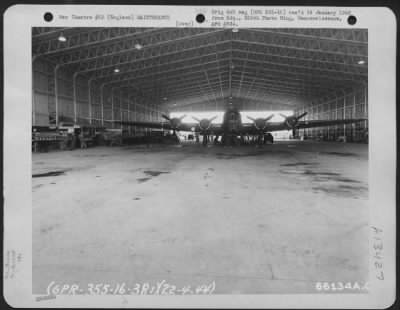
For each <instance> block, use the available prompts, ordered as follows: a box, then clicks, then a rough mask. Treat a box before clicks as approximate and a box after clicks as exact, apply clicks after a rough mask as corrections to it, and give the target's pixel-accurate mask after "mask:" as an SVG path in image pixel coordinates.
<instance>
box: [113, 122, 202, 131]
mask: <svg viewBox="0 0 400 310" xmlns="http://www.w3.org/2000/svg"><path fill="white" fill-rule="evenodd" d="M113 123H114V124H121V125H126V126H135V127H146V128H155V129H163V130H173V129H172V127H171V125H170V123H169V122H140V121H135V122H128V121H113ZM193 128H194V130H193ZM176 131H194V132H200V127H199V124H197V123H181V124H180V125H179V127H178V128H177V129H176Z"/></svg>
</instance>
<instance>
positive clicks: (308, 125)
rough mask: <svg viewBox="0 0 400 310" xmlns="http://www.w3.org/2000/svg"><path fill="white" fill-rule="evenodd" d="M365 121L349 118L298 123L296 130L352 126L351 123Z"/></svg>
mask: <svg viewBox="0 0 400 310" xmlns="http://www.w3.org/2000/svg"><path fill="white" fill-rule="evenodd" d="M365 120H366V119H364V118H360V119H356V118H349V119H338V120H331V121H329V120H325V121H318V120H314V121H300V122H299V123H298V125H297V126H296V129H302V128H312V127H324V126H335V125H344V124H352V123H357V122H361V121H365Z"/></svg>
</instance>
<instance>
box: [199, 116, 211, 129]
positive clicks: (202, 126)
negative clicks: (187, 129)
mask: <svg viewBox="0 0 400 310" xmlns="http://www.w3.org/2000/svg"><path fill="white" fill-rule="evenodd" d="M199 127H200V129H201V130H208V129H209V128H210V127H211V121H210V120H209V119H206V118H203V119H202V120H200V122H199Z"/></svg>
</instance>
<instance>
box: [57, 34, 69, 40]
mask: <svg viewBox="0 0 400 310" xmlns="http://www.w3.org/2000/svg"><path fill="white" fill-rule="evenodd" d="M58 41H61V42H66V41H67V38H66V37H64V35H63V34H62V33H61V34H60V36H59V37H58Z"/></svg>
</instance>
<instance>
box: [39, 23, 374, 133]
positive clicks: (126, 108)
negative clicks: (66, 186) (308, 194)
mask: <svg viewBox="0 0 400 310" xmlns="http://www.w3.org/2000/svg"><path fill="white" fill-rule="evenodd" d="M32 46H33V50H32V53H33V81H34V83H33V107H32V108H33V109H32V110H33V113H32V122H33V125H34V126H49V125H57V124H58V123H59V122H61V121H68V122H74V123H76V124H81V125H93V126H104V127H106V128H120V127H122V129H124V130H126V131H128V132H129V134H131V135H134V136H137V135H139V136H140V135H146V134H149V132H150V131H151V129H149V128H137V127H132V126H121V125H117V124H113V123H112V122H111V121H112V120H124V121H143V120H146V121H163V119H162V117H161V114H162V113H164V114H168V113H169V112H173V111H220V110H224V109H225V108H226V107H227V106H229V105H230V104H231V105H233V106H237V107H238V108H239V109H240V110H242V111H244V110H252V111H273V110H282V109H283V110H293V111H294V112H295V113H302V112H304V111H307V112H308V115H307V116H306V117H305V120H308V119H310V120H311V119H313V120H315V119H316V120H318V119H327V120H333V119H348V118H367V116H368V96H367V81H368V66H367V64H368V61H367V58H368V45H367V31H366V30H363V29H320V28H318V29H287V28H285V29H215V28H212V29H208V28H50V27H49V28H33V29H32ZM321 133H322V134H323V135H324V136H325V140H334V141H336V140H337V137H338V136H346V137H347V140H348V141H361V140H365V136H367V135H368V125H367V121H365V122H360V123H357V124H351V125H336V126H331V127H321V128H312V129H311V128H310V129H304V130H303V131H302V132H300V134H301V135H303V136H304V135H307V136H317V135H318V134H321Z"/></svg>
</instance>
